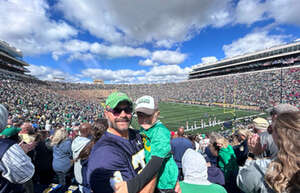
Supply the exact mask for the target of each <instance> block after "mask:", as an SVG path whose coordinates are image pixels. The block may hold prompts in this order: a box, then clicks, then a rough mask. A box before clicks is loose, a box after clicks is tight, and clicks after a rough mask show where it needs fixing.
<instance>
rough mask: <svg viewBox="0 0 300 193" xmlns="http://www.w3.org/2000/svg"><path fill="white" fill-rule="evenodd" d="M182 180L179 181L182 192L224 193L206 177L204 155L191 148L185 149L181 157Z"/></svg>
mask: <svg viewBox="0 0 300 193" xmlns="http://www.w3.org/2000/svg"><path fill="white" fill-rule="evenodd" d="M182 170H183V174H184V180H183V181H181V182H180V187H181V189H182V193H195V192H209V193H226V190H225V189H224V188H223V187H222V186H220V185H218V184H213V183H211V182H210V181H209V180H208V179H207V177H208V175H207V166H206V162H205V159H204V157H203V156H202V155H201V154H200V153H198V152H196V151H195V150H193V149H187V150H186V151H185V153H184V155H183V157H182Z"/></svg>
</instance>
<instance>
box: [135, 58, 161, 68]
mask: <svg viewBox="0 0 300 193" xmlns="http://www.w3.org/2000/svg"><path fill="white" fill-rule="evenodd" d="M139 65H141V66H158V63H157V62H153V61H152V60H150V59H146V60H140V61H139Z"/></svg>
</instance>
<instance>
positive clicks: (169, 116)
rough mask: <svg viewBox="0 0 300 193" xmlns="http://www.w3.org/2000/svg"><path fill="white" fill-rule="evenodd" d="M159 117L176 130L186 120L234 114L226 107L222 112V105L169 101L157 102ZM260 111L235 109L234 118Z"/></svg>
mask: <svg viewBox="0 0 300 193" xmlns="http://www.w3.org/2000/svg"><path fill="white" fill-rule="evenodd" d="M159 110H160V117H159V120H160V121H161V122H163V123H164V124H165V125H166V126H167V127H168V128H169V129H170V130H173V131H176V130H177V128H178V127H180V126H184V127H185V126H186V121H188V122H189V125H190V126H191V125H193V124H194V122H195V121H196V124H197V125H200V123H201V119H202V120H203V121H205V122H206V123H208V121H209V118H211V120H213V119H214V117H216V120H217V121H218V120H220V121H229V120H231V119H234V114H233V113H230V111H231V112H232V111H233V109H230V108H226V110H225V112H227V113H224V108H223V107H212V106H204V105H194V104H183V103H170V102H161V103H159ZM259 113H261V112H259V111H253V110H239V109H236V110H235V115H236V118H239V117H245V116H249V115H256V114H259ZM132 126H133V127H134V128H138V127H137V121H136V117H135V116H134V118H133V121H132ZM220 128H221V126H215V127H210V128H206V129H205V131H203V130H202V129H199V130H198V132H205V133H207V132H209V131H211V130H218V129H220Z"/></svg>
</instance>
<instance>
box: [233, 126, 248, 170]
mask: <svg viewBox="0 0 300 193" xmlns="http://www.w3.org/2000/svg"><path fill="white" fill-rule="evenodd" d="M251 135H252V133H251V132H250V131H249V130H247V129H243V128H241V129H239V130H237V132H236V134H235V136H236V138H237V141H238V143H239V144H238V145H235V146H233V149H234V153H235V155H236V158H237V163H238V165H239V166H243V165H244V164H245V162H246V160H247V158H248V154H249V150H248V137H250V136H251Z"/></svg>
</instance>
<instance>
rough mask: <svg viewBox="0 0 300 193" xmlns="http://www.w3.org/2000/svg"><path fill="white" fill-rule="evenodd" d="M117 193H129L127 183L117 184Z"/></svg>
mask: <svg viewBox="0 0 300 193" xmlns="http://www.w3.org/2000/svg"><path fill="white" fill-rule="evenodd" d="M114 189H115V193H128V189H127V183H126V181H123V182H117V183H115V187H114Z"/></svg>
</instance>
